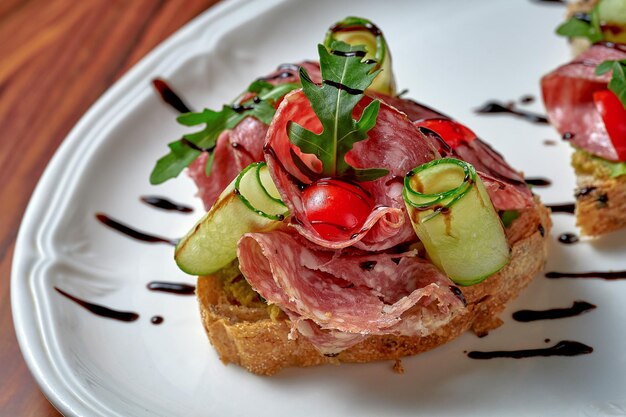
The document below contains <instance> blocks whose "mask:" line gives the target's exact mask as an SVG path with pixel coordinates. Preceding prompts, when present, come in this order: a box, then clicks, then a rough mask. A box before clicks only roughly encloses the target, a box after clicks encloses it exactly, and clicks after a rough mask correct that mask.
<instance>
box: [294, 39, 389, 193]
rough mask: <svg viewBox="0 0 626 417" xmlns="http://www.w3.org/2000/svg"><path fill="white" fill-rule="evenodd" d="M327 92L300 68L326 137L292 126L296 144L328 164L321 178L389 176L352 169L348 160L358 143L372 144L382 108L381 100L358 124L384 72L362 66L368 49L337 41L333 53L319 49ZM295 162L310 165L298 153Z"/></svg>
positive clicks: (380, 171)
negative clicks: (356, 113)
mask: <svg viewBox="0 0 626 417" xmlns="http://www.w3.org/2000/svg"><path fill="white" fill-rule="evenodd" d="M318 52H319V56H320V68H321V71H322V78H323V80H324V81H323V82H322V85H321V86H318V85H316V84H315V83H313V81H311V79H310V77H309V75H308V74H307V72H306V71H305V70H304V69H303V68H300V80H301V82H302V89H303V91H304V94H305V95H306V97H307V98H308V99H309V101H310V103H311V107H312V108H313V111H314V112H315V114H316V115H317V117H318V119H319V121H320V122H321V124H322V128H323V130H322V132H321V133H320V134H315V133H313V132H311V131H310V130H307V129H305V128H303V127H302V126H300V125H298V124H297V123H294V122H289V123H288V124H287V133H288V135H289V139H290V140H291V142H292V143H293V144H294V145H296V146H298V147H299V148H300V150H301V151H302V152H304V153H307V154H314V155H315V156H316V157H317V158H318V159H319V160H320V162H321V163H322V172H321V173H318V176H319V177H320V178H321V177H329V176H330V177H333V176H344V177H351V178H352V179H354V180H357V181H370V180H374V179H376V178H380V177H382V176H384V175H386V174H387V173H388V171H387V170H385V169H356V168H353V167H351V166H350V165H348V163H347V162H346V160H345V155H346V153H348V152H349V151H350V150H351V149H352V147H353V145H354V144H355V143H356V142H359V141H362V140H364V139H367V132H368V131H369V130H370V129H371V128H372V127H374V125H375V124H376V117H377V116H378V110H379V108H380V102H379V101H378V100H375V101H372V102H371V103H370V104H369V105H368V106H367V107H366V108H365V109H364V110H363V114H362V115H361V118H360V119H359V120H358V121H356V120H354V119H353V118H352V111H353V110H354V107H355V106H356V105H357V103H358V102H359V101H360V100H361V98H363V92H364V91H365V89H367V87H369V86H370V84H371V83H372V81H373V80H374V78H375V77H376V75H377V74H378V71H373V68H374V67H375V66H376V62H371V61H361V59H362V58H363V57H364V56H365V48H364V47H363V46H362V45H357V46H350V45H348V44H346V43H344V42H340V41H334V42H332V43H331V45H330V50H329V49H326V47H325V46H324V45H318ZM292 158H293V159H294V162H295V163H296V165H297V166H303V165H304V163H303V162H302V161H301V160H299V158H298V156H297V155H296V154H295V153H292Z"/></svg>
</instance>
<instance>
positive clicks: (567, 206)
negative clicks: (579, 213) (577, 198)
mask: <svg viewBox="0 0 626 417" xmlns="http://www.w3.org/2000/svg"><path fill="white" fill-rule="evenodd" d="M546 207H548V208H549V209H550V210H552V213H569V214H574V210H575V208H576V206H575V204H574V203H563V204H546Z"/></svg>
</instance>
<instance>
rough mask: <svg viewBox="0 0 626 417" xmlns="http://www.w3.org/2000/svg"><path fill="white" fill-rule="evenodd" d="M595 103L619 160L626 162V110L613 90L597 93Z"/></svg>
mask: <svg viewBox="0 0 626 417" xmlns="http://www.w3.org/2000/svg"><path fill="white" fill-rule="evenodd" d="M593 102H594V103H595V105H596V109H597V110H598V111H599V112H600V115H601V116H602V120H603V121H604V126H605V127H606V131H607V133H608V134H609V137H610V138H611V142H612V143H613V147H615V151H616V152H617V158H618V159H619V160H620V161H626V108H624V105H623V104H622V102H621V101H620V100H619V98H617V96H616V95H615V94H613V92H612V91H611V90H600V91H596V92H595V93H593Z"/></svg>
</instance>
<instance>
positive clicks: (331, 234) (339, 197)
mask: <svg viewBox="0 0 626 417" xmlns="http://www.w3.org/2000/svg"><path fill="white" fill-rule="evenodd" d="M302 200H303V202H304V210H305V215H306V217H307V219H308V220H309V222H311V225H312V226H313V229H315V230H316V231H317V233H319V234H320V236H321V237H323V238H324V239H327V240H335V241H338V240H346V239H350V236H352V235H353V234H354V233H357V232H359V231H360V230H361V227H362V226H363V223H365V220H366V219H367V217H368V216H369V214H370V213H371V212H372V208H373V206H374V202H373V200H372V197H371V196H370V194H369V193H368V192H367V191H365V190H364V189H363V188H361V187H360V186H359V185H357V184H355V183H352V182H347V181H342V180H338V179H332V178H329V179H321V180H318V181H316V182H314V183H313V184H311V185H309V186H308V187H307V188H306V189H305V190H304V191H303V192H302Z"/></svg>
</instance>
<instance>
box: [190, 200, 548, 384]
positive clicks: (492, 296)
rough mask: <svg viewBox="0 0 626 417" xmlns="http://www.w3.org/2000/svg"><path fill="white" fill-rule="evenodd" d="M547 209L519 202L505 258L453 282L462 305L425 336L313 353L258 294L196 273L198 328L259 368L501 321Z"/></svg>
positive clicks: (411, 346) (542, 235) (432, 343)
mask: <svg viewBox="0 0 626 417" xmlns="http://www.w3.org/2000/svg"><path fill="white" fill-rule="evenodd" d="M550 229H551V222H550V217H549V211H548V210H547V209H546V208H545V207H544V206H543V205H541V203H538V202H537V204H536V206H535V207H534V208H531V209H527V210H524V211H523V212H521V216H520V217H519V218H517V219H516V220H515V221H514V222H513V223H512V224H511V226H510V227H509V228H508V229H507V238H508V240H509V243H510V245H511V249H512V256H511V261H510V263H509V264H508V265H507V266H505V267H504V268H503V269H502V270H500V271H499V272H498V273H496V274H494V275H493V276H491V277H489V278H488V279H486V280H485V281H483V282H482V283H480V284H477V285H474V286H470V287H463V288H461V289H462V291H463V294H464V296H465V298H466V300H467V303H468V304H467V311H466V312H465V313H464V314H462V315H459V316H457V317H456V318H454V319H453V320H452V321H451V322H450V323H448V324H447V325H445V326H443V327H441V328H440V329H438V330H437V331H436V332H435V333H433V334H430V335H429V336H426V337H408V336H394V335H384V336H370V337H369V338H367V339H366V340H364V341H362V342H361V343H359V344H357V345H355V346H353V347H351V348H349V349H347V350H344V351H342V352H341V353H339V354H338V355H336V356H334V357H327V356H324V355H322V354H320V353H319V352H318V351H317V350H316V349H315V348H314V347H313V346H312V345H311V344H310V343H309V342H308V341H307V340H306V338H304V337H298V338H296V339H295V340H289V338H288V334H289V332H290V330H291V323H290V321H289V319H288V318H287V317H286V316H285V315H284V314H278V316H276V314H270V313H272V311H271V309H268V307H267V306H266V305H264V304H262V303H261V302H257V303H253V304H252V305H251V306H248V307H245V306H242V305H236V304H234V303H233V302H232V300H231V299H230V297H229V296H228V294H227V292H226V291H225V288H224V286H223V283H222V280H221V279H219V278H217V277H215V276H205V277H199V278H198V286H197V290H196V293H197V296H198V300H199V303H200V312H201V315H202V322H203V324H204V328H205V330H206V332H207V334H208V336H209V340H210V341H211V343H212V344H213V346H214V347H215V349H217V352H218V353H219V355H220V358H221V360H222V362H224V363H236V364H238V365H241V366H243V367H244V368H246V369H248V370H249V371H251V372H254V373H256V374H260V375H272V374H275V373H276V372H278V371H279V370H281V369H282V368H285V367H291V366H300V367H304V366H312V365H320V364H327V363H335V364H336V363H341V362H372V361H380V360H396V359H398V358H400V357H402V356H407V355H415V354H417V353H420V352H424V351H427V350H430V349H433V348H435V347H437V346H440V345H442V344H444V343H446V342H448V341H450V340H452V339H454V338H455V337H457V336H459V335H460V334H461V333H463V332H464V331H466V330H468V329H472V330H473V331H474V332H475V333H476V334H478V335H485V334H487V332H488V331H490V330H492V329H495V328H496V327H498V326H500V325H501V324H502V320H500V318H499V317H498V315H499V314H500V313H501V312H502V311H503V310H504V308H505V306H506V304H507V303H508V302H509V301H510V300H511V299H514V298H515V297H517V296H518V294H519V293H520V291H521V290H522V289H523V288H524V287H526V286H527V285H528V283H529V282H530V281H531V280H532V279H533V277H534V276H535V275H536V274H537V273H538V272H539V271H541V270H542V269H543V266H544V262H545V259H546V256H547V246H548V245H547V237H548V235H549V234H550Z"/></svg>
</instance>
